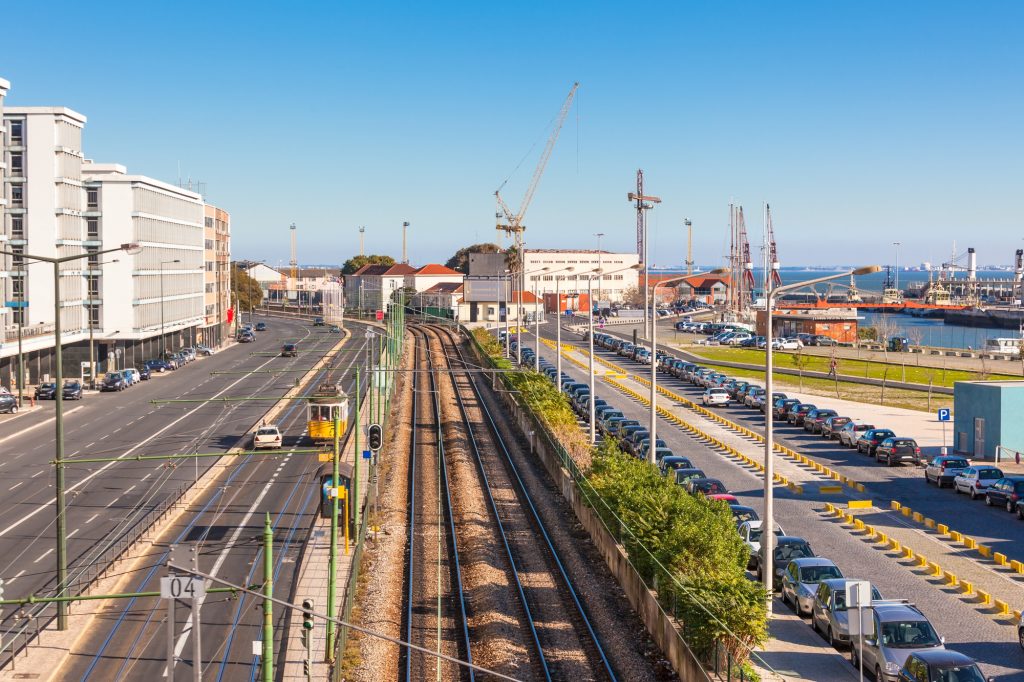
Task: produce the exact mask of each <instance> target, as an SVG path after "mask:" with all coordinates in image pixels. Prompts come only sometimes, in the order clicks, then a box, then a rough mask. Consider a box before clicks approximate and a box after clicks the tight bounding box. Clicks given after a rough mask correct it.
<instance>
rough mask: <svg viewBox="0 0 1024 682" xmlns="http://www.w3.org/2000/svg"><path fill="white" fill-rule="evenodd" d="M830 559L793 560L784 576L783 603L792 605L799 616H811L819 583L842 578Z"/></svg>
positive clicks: (841, 574)
mask: <svg viewBox="0 0 1024 682" xmlns="http://www.w3.org/2000/svg"><path fill="white" fill-rule="evenodd" d="M842 577H843V572H842V571H840V570H839V567H838V566H836V565H835V564H834V563H833V562H832V561H831V560H830V559H825V558H824V557H802V558H800V559H793V560H792V561H790V562H789V565H787V566H786V570H785V572H784V573H783V574H782V590H781V592H782V603H783V604H790V605H792V607H793V610H794V611H796V613H797V615H799V616H802V615H804V614H806V615H810V614H811V607H813V606H814V595H815V593H816V592H817V591H818V583H820V582H821V581H822V580H826V579H829V578H842Z"/></svg>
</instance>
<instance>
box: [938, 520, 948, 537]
mask: <svg viewBox="0 0 1024 682" xmlns="http://www.w3.org/2000/svg"><path fill="white" fill-rule="evenodd" d="M935 530H936V531H937V532H938V533H939V535H946V534H947V533H949V526H947V525H946V524H944V523H940V524H938V525H937V526H936V527H935Z"/></svg>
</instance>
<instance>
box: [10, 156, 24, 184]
mask: <svg viewBox="0 0 1024 682" xmlns="http://www.w3.org/2000/svg"><path fill="white" fill-rule="evenodd" d="M24 170H25V157H24V156H22V155H21V154H20V153H18V154H11V175H13V176H15V177H19V178H20V177H21V176H22V175H24V172H23V171H24Z"/></svg>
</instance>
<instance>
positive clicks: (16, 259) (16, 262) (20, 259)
mask: <svg viewBox="0 0 1024 682" xmlns="http://www.w3.org/2000/svg"><path fill="white" fill-rule="evenodd" d="M11 252H12V253H14V255H13V256H11V267H12V268H14V269H15V270H21V269H22V268H23V267H24V266H25V257H24V256H23V255H22V254H24V253H25V247H24V246H21V245H20V244H19V245H17V246H11Z"/></svg>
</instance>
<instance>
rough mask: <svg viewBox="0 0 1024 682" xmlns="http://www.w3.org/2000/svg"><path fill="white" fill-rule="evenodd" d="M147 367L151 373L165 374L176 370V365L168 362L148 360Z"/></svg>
mask: <svg viewBox="0 0 1024 682" xmlns="http://www.w3.org/2000/svg"><path fill="white" fill-rule="evenodd" d="M146 367H148V368H149V371H150V372H157V373H159V374H163V373H164V372H169V371H171V370H172V369H174V365H172V364H171V363H169V362H167V361H166V360H146Z"/></svg>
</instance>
